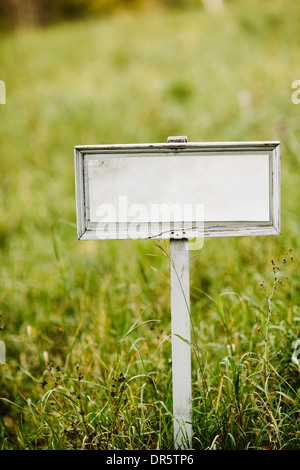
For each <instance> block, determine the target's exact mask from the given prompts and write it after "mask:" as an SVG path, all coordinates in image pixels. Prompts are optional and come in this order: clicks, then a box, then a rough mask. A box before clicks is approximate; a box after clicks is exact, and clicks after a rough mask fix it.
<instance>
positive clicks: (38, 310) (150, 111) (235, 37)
mask: <svg viewBox="0 0 300 470" xmlns="http://www.w3.org/2000/svg"><path fill="white" fill-rule="evenodd" d="M5 3H6V5H8V4H10V7H12V5H13V4H17V3H18V2H9V1H6V2H3V5H5ZM48 3H50V2H48ZM64 3H65V5H69V12H70V11H71V13H70V15H73V16H76V15H75V14H73V13H72V11H73V10H72V5H73V7H74V5H75V3H76V2H75V1H73V2H72V1H71V0H69V1H68V2H64ZM81 3H82V5H83V4H84V3H85V4H87V3H88V2H84V1H82V2H81ZM92 3H93V4H94V6H95V4H97V1H96V0H95V1H94V2H90V5H91V4H92ZM112 3H113V2H112ZM139 3H142V5H139ZM182 3H183V2H180V1H178V2H176V8H172V7H171V4H172V2H163V6H161V5H159V3H158V2H154V1H152V2H146V1H144V2H128V3H127V2H123V5H122V2H117V1H116V2H115V4H116V5H115V9H110V11H108V10H105V8H104V7H103V9H102V10H101V9H99V11H96V10H97V9H96V10H93V11H89V15H87V14H85V16H84V18H82V19H80V18H78V16H80V14H81V13H80V14H77V18H76V19H75V20H72V21H70V20H68V18H67V17H68V16H70V15H68V10H67V7H66V10H64V11H65V13H64V14H61V13H59V12H58V13H57V15H56V16H55V15H53V19H59V21H58V22H55V21H54V20H53V21H50V18H49V16H48V17H46V19H47V18H48V19H49V21H48V20H47V21H46V20H45V21H37V23H42V26H41V25H40V24H39V25H36V24H35V25H32V24H31V25H28V23H27V24H25V25H24V24H23V25H22V24H20V23H22V21H21V19H22V15H21V16H20V15H19V17H18V18H19V19H17V20H16V19H13V20H12V21H11V23H10V22H9V21H8V20H7V21H6V16H4V10H2V14H3V17H2V25H3V29H2V31H1V32H0V80H2V81H4V82H5V84H6V104H5V105H4V104H3V105H0V136H1V138H0V155H1V179H0V194H1V212H0V256H1V274H0V279H1V289H0V302H1V331H0V340H1V341H3V342H4V343H5V345H6V364H2V365H0V386H1V389H0V396H1V400H0V436H1V437H0V446H1V447H0V448H2V449H74V448H77V449H82V448H83V449H171V448H172V446H173V444H172V442H173V437H172V377H171V342H170V281H169V258H168V253H169V246H168V243H167V242H159V243H157V242H155V241H149V240H148V241H142V240H141V241H132V240H126V241H101V242H100V241H93V242H92V241H91V242H79V241H77V237H76V216H75V190H74V162H73V148H74V145H77V144H113V143H139V142H165V141H166V140H167V137H168V136H169V135H187V136H188V139H189V141H231V140H238V141H250V140H280V141H281V153H282V234H281V235H280V236H278V237H275V236H270V237H251V238H247V237H237V238H216V239H209V240H206V241H205V243H204V247H203V249H202V250H201V251H199V252H195V251H194V252H191V256H190V270H191V316H192V322H193V332H194V334H193V344H194V345H195V344H197V345H199V346H200V347H201V348H202V349H200V348H198V347H196V346H193V358H192V361H193V369H192V371H193V384H192V385H193V430H194V437H193V447H194V448H195V449H208V448H214V449H296V448H299V432H300V429H299V422H300V416H299V388H300V381H299V378H300V376H299V371H300V368H299V359H300V354H299V357H298V354H297V343H296V342H295V341H296V340H298V339H300V331H299V321H300V311H299V292H300V278H299V235H300V221H299V213H300V184H299V181H300V180H299V171H300V140H299V130H300V120H299V117H300V104H299V105H297V104H293V102H292V93H293V92H295V90H294V89H292V83H293V82H294V81H295V80H297V79H300V72H299V48H300V29H299V21H298V20H299V16H300V4H299V3H298V2H294V1H291V0H273V1H272V2H261V1H259V0H249V1H247V2H241V1H234V0H231V1H230V0H228V1H226V0H225V1H224V2H223V3H222V2H215V4H216V5H217V4H219V6H222V4H223V7H224V8H216V9H213V8H209V2H208V1H207V2H205V3H202V2H201V1H198V2H197V1H193V2H192V1H191V2H187V3H186V4H185V6H184V8H183V5H182ZM41 4H42V2H41ZM61 4H63V2H61ZM79 4H80V2H77V7H78V5H79ZM100 4H103V5H104V4H105V2H101V1H99V2H98V6H99V5H100ZM106 4H108V2H106ZM120 4H121V5H120ZM124 4H125V5H124ZM129 4H130V5H129ZM205 4H206V7H205ZM53 5H56V6H57V5H59V2H58V1H57V2H53ZM103 5H102V6H103ZM119 6H120V8H119ZM2 8H3V6H2ZM74 8H75V7H74ZM78 8H79V7H78ZM100 10H101V11H100ZM57 11H58V10H57ZM76 11H77V12H83V10H76ZM0 12H1V9H0ZM7 12H8V10H6V13H5V14H7ZM85 13H86V12H85ZM96 13H97V15H96ZM82 15H83V13H82ZM11 18H13V17H12V16H11ZM30 18H32V17H30ZM29 23H30V21H29ZM31 23H35V21H31ZM5 25H6V26H7V25H9V27H5ZM292 355H293V356H292Z"/></svg>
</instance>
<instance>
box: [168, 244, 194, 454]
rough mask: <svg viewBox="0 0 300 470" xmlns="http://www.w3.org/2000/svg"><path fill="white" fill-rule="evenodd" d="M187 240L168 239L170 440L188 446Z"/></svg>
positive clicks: (188, 287) (189, 388) (189, 416)
mask: <svg viewBox="0 0 300 470" xmlns="http://www.w3.org/2000/svg"><path fill="white" fill-rule="evenodd" d="M188 243H189V242H188V240H187V239H182V240H175V239H171V240H170V271H171V272H170V274H171V326H172V375H173V377H172V381H173V416H174V443H175V448H176V449H191V447H192V424H191V421H192V375H191V346H190V341H191V322H190V276H189V250H188Z"/></svg>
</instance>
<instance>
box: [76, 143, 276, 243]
mask: <svg viewBox="0 0 300 470" xmlns="http://www.w3.org/2000/svg"><path fill="white" fill-rule="evenodd" d="M262 152H263V154H264V155H266V154H268V155H269V178H270V179H269V190H270V198H269V201H270V208H269V209H270V211H269V213H270V217H269V220H268V221H266V222H261V221H258V222H253V221H251V222H247V221H239V222H235V221H231V222H218V221H216V222H204V233H203V230H202V232H201V234H200V232H199V231H198V229H197V227H192V228H190V229H188V230H187V229H185V231H182V230H181V228H180V224H179V227H178V226H177V227H176V228H175V231H174V230H173V231H170V228H169V226H168V230H166V231H164V227H162V229H161V225H160V230H158V229H157V233H155V234H154V235H153V234H149V230H148V226H147V224H145V227H142V229H141V232H140V236H139V238H142V239H147V238H170V239H171V238H195V237H197V236H203V235H204V237H225V236H246V235H248V236H249V235H252V236H255V235H278V234H280V230H281V228H280V225H281V224H280V212H281V210H280V142H278V141H274V142H272V141H271V142H270V141H266V142H214V143H211V142H208V143H199V142H178V143H174V142H172V143H158V144H124V145H78V146H75V149H74V154H75V186H76V213H77V235H78V239H79V240H96V239H99V236H98V234H97V230H96V225H97V224H96V223H95V222H93V223H91V222H90V221H89V220H88V218H87V208H86V177H85V160H86V159H89V158H99V156H101V155H108V156H109V155H110V154H111V155H116V154H120V156H122V157H126V156H132V155H135V156H137V155H138V156H147V157H149V158H151V156H158V155H159V156H161V155H162V154H163V155H165V156H167V155H171V156H178V155H183V154H189V155H194V156H197V155H199V156H201V155H210V154H214V155H219V154H221V155H222V154H227V155H228V154H230V153H236V154H239V155H241V156H242V155H243V154H253V153H257V154H261V153H262ZM177 225H178V224H177ZM154 232H155V231H154ZM110 235H111V236H110V238H114V235H115V234H110ZM116 238H119V239H122V238H129V237H128V234H127V227H126V224H125V225H124V224H123V225H122V223H120V224H119V226H118V235H117V236H116Z"/></svg>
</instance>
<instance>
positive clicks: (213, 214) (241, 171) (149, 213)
mask: <svg viewBox="0 0 300 470" xmlns="http://www.w3.org/2000/svg"><path fill="white" fill-rule="evenodd" d="M75 176H76V205H77V225H78V238H79V239H80V240H93V239H109V238H114V239H118V238H120V239H121V238H144V239H145V238H176V237H178V238H194V237H199V236H203V235H204V236H234V235H275V234H278V233H280V144H279V142H236V143H234V142H222V143H191V142H189V143H167V144H135V145H94V146H93V145H89V146H76V147H75Z"/></svg>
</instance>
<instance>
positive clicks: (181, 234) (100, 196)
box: [75, 137, 280, 449]
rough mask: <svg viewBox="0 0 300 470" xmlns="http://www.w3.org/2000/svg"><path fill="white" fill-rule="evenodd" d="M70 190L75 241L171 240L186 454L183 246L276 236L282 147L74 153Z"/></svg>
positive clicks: (187, 321)
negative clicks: (222, 239) (207, 240)
mask: <svg viewBox="0 0 300 470" xmlns="http://www.w3.org/2000/svg"><path fill="white" fill-rule="evenodd" d="M75 183H76V213H77V235H78V239H79V240H96V239H98V240H104V239H128V238H130V239H138V238H140V239H162V238H164V239H170V277H171V330H172V382H173V426H174V446H175V448H176V449H191V448H192V390H191V384H192V379H191V312H190V281H189V249H195V248H193V245H192V244H190V239H196V240H197V239H202V240H203V237H204V238H205V237H224V236H249V235H250V236H253V235H278V234H280V143H279V142H220V143H218V142H217V143H199V142H196V143H188V142H187V138H186V137H169V138H168V142H167V143H166V144H131V145H86V146H76V147H75ZM199 246H201V244H200V245H199V244H198V245H197V244H196V249H199Z"/></svg>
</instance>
